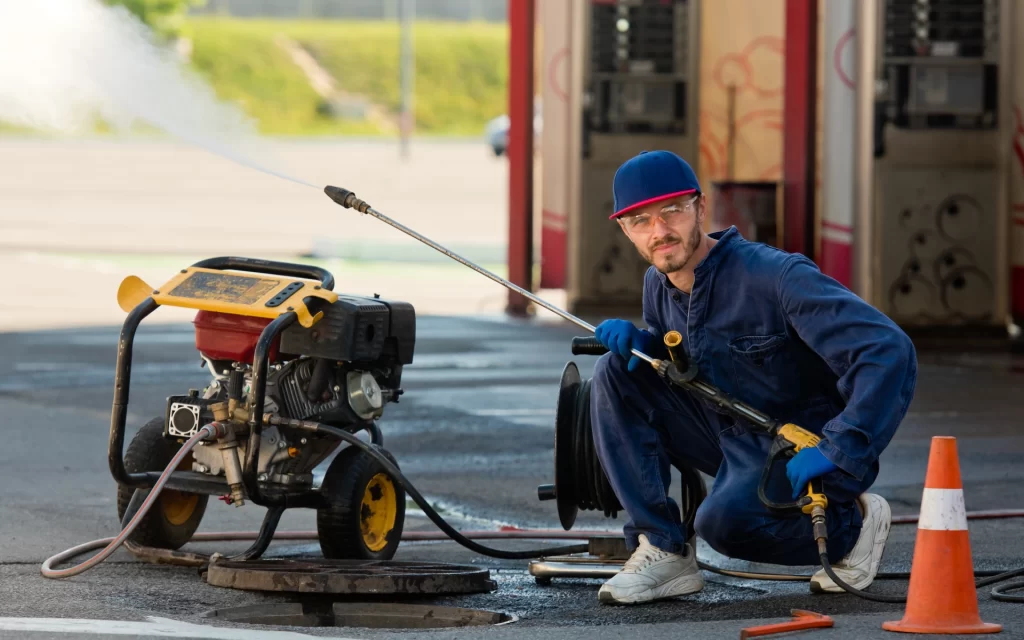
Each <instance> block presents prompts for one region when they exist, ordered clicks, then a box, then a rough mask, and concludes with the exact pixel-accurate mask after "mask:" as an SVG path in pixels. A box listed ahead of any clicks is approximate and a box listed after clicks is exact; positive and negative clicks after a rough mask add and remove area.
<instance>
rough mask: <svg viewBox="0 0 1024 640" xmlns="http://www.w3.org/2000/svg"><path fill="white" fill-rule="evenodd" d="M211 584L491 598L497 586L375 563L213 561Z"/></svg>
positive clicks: (482, 578)
mask: <svg viewBox="0 0 1024 640" xmlns="http://www.w3.org/2000/svg"><path fill="white" fill-rule="evenodd" d="M206 581H207V582H208V583H209V584H211V585H214V586H217V587H231V588H234V589H245V590H251V591H288V592H295V593H335V594H353V595H358V594H452V593H486V592H489V591H494V590H495V589H496V588H497V586H496V585H495V583H494V581H493V580H491V572H490V571H489V570H487V569H481V568H480V567H474V566H468V565H459V564H440V563H433V562H377V561H372V560H325V559H320V558H318V559H316V560H295V559H288V560H283V559H282V560H253V561H250V562H229V561H214V562H211V563H210V566H209V570H208V571H207V574H206Z"/></svg>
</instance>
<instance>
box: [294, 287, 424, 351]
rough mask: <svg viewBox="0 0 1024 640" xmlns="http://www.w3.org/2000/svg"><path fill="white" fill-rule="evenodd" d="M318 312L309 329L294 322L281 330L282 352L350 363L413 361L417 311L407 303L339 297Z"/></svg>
mask: <svg viewBox="0 0 1024 640" xmlns="http://www.w3.org/2000/svg"><path fill="white" fill-rule="evenodd" d="M311 310H312V309H311ZM322 311H323V313H324V317H323V318H322V319H321V320H320V321H319V322H317V323H316V324H315V325H313V326H312V327H311V328H309V329H307V328H305V327H303V326H301V325H299V324H293V325H292V326H290V327H288V328H287V329H285V330H284V332H283V333H282V334H281V351H282V352H283V353H291V354H295V355H303V356H311V357H314V358H325V359H328V360H336V361H339V362H350V363H353V364H369V363H376V362H380V361H384V362H386V363H388V364H397V365H406V364H411V363H412V358H413V350H414V349H415V347H416V312H415V310H414V309H413V307H412V305H411V304H409V303H408V302H395V301H390V300H382V299H380V298H376V297H375V298H365V297H360V296H350V295H339V296H338V300H337V302H335V303H333V304H330V305H325V306H323V307H322Z"/></svg>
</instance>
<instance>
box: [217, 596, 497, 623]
mask: <svg viewBox="0 0 1024 640" xmlns="http://www.w3.org/2000/svg"><path fill="white" fill-rule="evenodd" d="M207 617H208V618H214V619H217V620H223V621H225V622H241V623H245V624H268V625H288V626H295V627H363V628H371V629H440V628H445V627H477V626H488V625H497V624H506V623H509V622H514V621H515V618H514V617H512V616H510V615H508V614H505V613H498V612H496V611H485V610H481V609H462V608H458V607H437V606H434V605H427V604H394V603H356V602H335V603H333V604H323V605H310V604H301V603H287V604H284V603H283V604H269V605H267V604H261V605H254V606H249V607H234V608H231V609H218V610H216V611H213V612H211V613H209V614H207Z"/></svg>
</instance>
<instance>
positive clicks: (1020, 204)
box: [1013, 202, 1024, 211]
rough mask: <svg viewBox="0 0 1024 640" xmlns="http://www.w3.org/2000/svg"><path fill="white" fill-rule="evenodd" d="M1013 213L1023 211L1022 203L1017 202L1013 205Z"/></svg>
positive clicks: (1023, 205) (1023, 203)
mask: <svg viewBox="0 0 1024 640" xmlns="http://www.w3.org/2000/svg"><path fill="white" fill-rule="evenodd" d="M1013 210H1014V211H1024V202H1018V203H1016V204H1014V205H1013Z"/></svg>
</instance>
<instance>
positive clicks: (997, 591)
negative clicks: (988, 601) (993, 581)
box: [991, 580, 1024, 602]
mask: <svg viewBox="0 0 1024 640" xmlns="http://www.w3.org/2000/svg"><path fill="white" fill-rule="evenodd" d="M1017 589H1024V580H1018V581H1017V582H1011V583H1010V584H1004V585H1003V586H1001V587H994V588H993V589H992V591H991V593H992V599H993V600H1000V601H1002V602H1024V596H1011V595H1009V594H1007V593H1006V592H1007V591H1015V590H1017Z"/></svg>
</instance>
